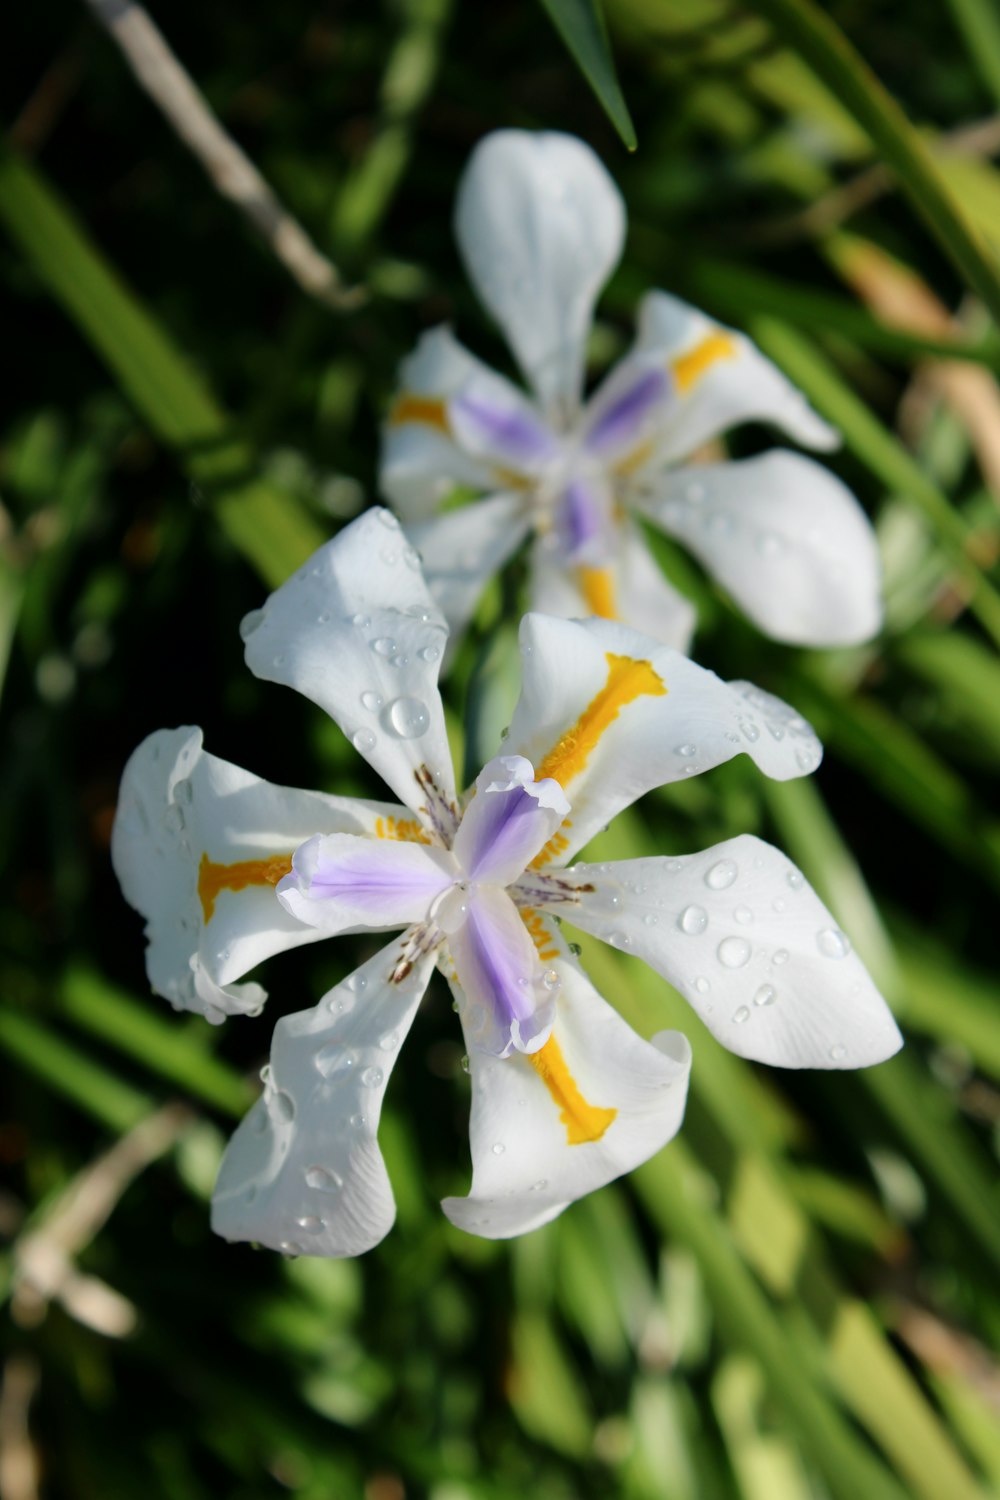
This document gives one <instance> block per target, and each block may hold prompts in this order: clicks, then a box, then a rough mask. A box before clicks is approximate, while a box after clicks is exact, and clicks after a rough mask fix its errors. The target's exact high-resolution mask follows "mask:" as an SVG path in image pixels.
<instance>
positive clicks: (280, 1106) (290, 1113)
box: [274, 1089, 295, 1123]
mask: <svg viewBox="0 0 1000 1500" xmlns="http://www.w3.org/2000/svg"><path fill="white" fill-rule="evenodd" d="M274 1112H275V1114H276V1115H277V1116H278V1119H279V1120H285V1121H288V1122H289V1123H290V1122H291V1121H292V1120H294V1119H295V1100H294V1099H293V1098H292V1096H291V1094H286V1093H285V1091H284V1089H279V1090H278V1092H277V1093H276V1094H275V1096H274Z"/></svg>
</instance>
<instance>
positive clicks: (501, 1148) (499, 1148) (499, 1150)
mask: <svg viewBox="0 0 1000 1500" xmlns="http://www.w3.org/2000/svg"><path fill="white" fill-rule="evenodd" d="M506 1149H507V1147H506V1146H505V1145H504V1143H503V1141H494V1142H493V1155H494V1156H503V1154H504V1152H505V1151H506Z"/></svg>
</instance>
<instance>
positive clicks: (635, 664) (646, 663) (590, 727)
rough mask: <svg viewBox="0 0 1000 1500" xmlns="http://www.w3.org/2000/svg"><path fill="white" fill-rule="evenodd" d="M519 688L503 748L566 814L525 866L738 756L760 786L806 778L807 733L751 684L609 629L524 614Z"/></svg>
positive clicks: (811, 746)
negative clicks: (657, 791)
mask: <svg viewBox="0 0 1000 1500" xmlns="http://www.w3.org/2000/svg"><path fill="white" fill-rule="evenodd" d="M520 643H521V659H522V687H521V697H520V699H519V701H518V705H517V708H516V710H515V713H514V718H513V721H512V723H511V727H510V735H509V737H508V739H507V740H506V742H505V745H504V749H505V750H506V751H508V752H509V753H510V754H516V755H524V756H526V757H527V759H528V760H530V761H531V764H532V765H533V766H534V768H535V775H536V776H537V777H538V778H539V780H541V779H543V778H544V777H548V776H551V777H553V779H554V780H556V781H558V782H559V784H560V785H561V786H562V787H563V789H564V791H565V792H566V795H567V797H568V798H569V802H570V808H571V813H570V816H569V818H567V820H566V822H565V823H564V824H563V827H562V829H561V830H560V832H559V833H558V834H556V835H555V838H554V839H553V840H551V841H550V844H549V845H548V847H547V850H545V851H543V854H544V856H545V857H544V858H541V857H540V858H539V860H537V861H536V863H537V864H538V865H539V867H542V868H544V866H545V865H546V864H551V863H555V862H562V861H563V860H564V859H567V858H569V856H570V854H571V852H572V850H574V849H579V848H582V846H583V845H584V844H585V843H586V842H587V840H588V839H590V838H592V837H593V835H594V834H595V833H597V831H598V830H599V829H600V828H603V827H604V825H605V824H606V823H608V822H610V821H611V819H612V818H613V817H614V815H615V813H617V812H619V811H620V810H621V809H622V808H623V807H627V806H628V805H629V804H630V803H631V802H634V801H635V800H636V798H637V797H641V796H642V795H643V793H644V792H648V791H649V790H650V789H651V788H652V787H655V786H663V785H664V784H666V783H667V782H670V781H679V780H681V779H682V778H683V777H685V776H691V775H694V774H696V773H697V772H699V771H707V770H709V769H710V768H711V767H712V766H717V765H720V764H721V763H722V762H723V761H727V760H730V759H731V758H732V757H733V756H734V755H739V754H741V753H745V754H747V755H750V756H752V758H753V759H754V761H755V762H756V763H757V765H758V766H759V767H760V769H761V770H762V771H763V772H764V774H765V775H767V776H772V777H774V778H775V779H776V780H778V781H787V780H789V779H790V778H791V777H793V776H802V775H805V774H806V773H808V772H810V771H814V770H815V769H816V767H817V766H818V765H819V762H820V760H821V758H822V750H821V748H820V744H819V741H818V740H817V739H816V736H815V734H814V733H813V731H812V729H811V728H810V726H809V725H808V724H807V723H806V721H805V720H804V719H802V718H800V717H799V715H798V714H796V713H795V712H794V710H792V709H790V708H789V707H788V706H787V705H786V704H784V703H782V702H781V701H780V699H778V698H773V697H771V695H770V694H769V693H764V692H762V691H761V690H760V689H759V688H755V687H754V685H753V684H752V683H746V682H737V683H726V682H723V681H722V680H721V679H720V678H718V677H716V675H715V673H714V672H709V671H706V670H705V668H704V667H699V666H696V665H695V663H694V662H693V661H689V660H688V658H687V657H685V656H681V655H680V654H679V652H676V651H672V650H671V649H670V648H669V647H667V646H661V645H660V644H659V642H657V641H652V640H650V639H649V637H648V636H642V635H638V634H637V633H636V632H635V631H632V630H628V629H627V628H626V627H625V626H624V625H619V624H616V623H614V622H612V621H610V620H596V619H595V620H555V619H550V618H549V617H547V616H545V615H526V616H525V618H524V619H523V620H522V621H521V629H520Z"/></svg>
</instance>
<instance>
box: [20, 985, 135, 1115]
mask: <svg viewBox="0 0 1000 1500" xmlns="http://www.w3.org/2000/svg"><path fill="white" fill-rule="evenodd" d="M0 1047H2V1048H3V1050H4V1051H5V1052H6V1053H7V1054H8V1055H9V1056H10V1057H12V1058H13V1059H14V1061H15V1062H17V1063H19V1064H20V1065H21V1066H22V1067H24V1068H26V1069H27V1070H28V1071H29V1072H30V1073H33V1074H34V1075H35V1077H36V1078H40V1079H41V1080H42V1081H43V1082H44V1083H47V1084H48V1085H49V1086H50V1087H51V1088H53V1089H55V1091H56V1093H58V1094H62V1095H63V1097H64V1098H66V1099H69V1100H70V1101H71V1102H72V1103H73V1104H77V1105H79V1106H80V1107H81V1108H82V1109H83V1110H85V1111H86V1113H87V1114H89V1115H92V1116H93V1118H94V1119H95V1120H99V1121H100V1122H101V1124H102V1125H105V1126H107V1128H108V1129H109V1130H113V1131H116V1132H118V1133H119V1134H124V1132H125V1131H126V1130H131V1128H132V1126H133V1125H136V1124H138V1122H139V1121H140V1120H142V1119H144V1118H145V1116H146V1115H148V1114H149V1113H150V1111H151V1110H153V1109H154V1108H155V1107H156V1101H155V1099H153V1098H151V1097H150V1096H149V1095H148V1094H143V1093H140V1091H139V1090H138V1089H135V1088H133V1087H132V1085H131V1084H128V1083H125V1082H124V1081H123V1080H122V1079H121V1078H118V1077H117V1076H116V1075H115V1074H114V1073H112V1072H111V1071H110V1070H109V1069H108V1068H104V1067H102V1066H101V1064H100V1063H96V1062H94V1061H93V1059H92V1058H90V1057H87V1056H86V1055H85V1054H84V1053H82V1052H80V1051H79V1050H78V1049H77V1048H76V1047H74V1046H73V1045H72V1044H71V1043H69V1042H65V1041H63V1039H62V1038H61V1037H58V1036H55V1035H54V1034H53V1033H52V1032H51V1031H50V1030H49V1028H48V1027H47V1026H43V1025H42V1024H41V1023H40V1022H38V1021H35V1020H33V1019H32V1018H31V1017H30V1016H26V1015H22V1014H21V1013H20V1012H19V1011H13V1010H0Z"/></svg>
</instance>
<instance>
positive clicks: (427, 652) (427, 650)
mask: <svg viewBox="0 0 1000 1500" xmlns="http://www.w3.org/2000/svg"><path fill="white" fill-rule="evenodd" d="M417 655H418V656H419V657H420V660H421V661H437V659H438V657H439V656H440V655H441V652H440V651H439V650H438V648H437V646H421V648H420V650H419V651H418V652H417Z"/></svg>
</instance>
